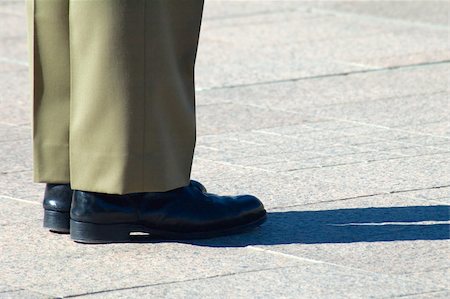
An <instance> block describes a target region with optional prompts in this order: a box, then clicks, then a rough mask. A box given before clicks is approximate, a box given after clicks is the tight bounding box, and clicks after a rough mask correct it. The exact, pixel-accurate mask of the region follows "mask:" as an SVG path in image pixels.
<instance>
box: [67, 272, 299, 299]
mask: <svg viewBox="0 0 450 299" xmlns="http://www.w3.org/2000/svg"><path fill="white" fill-rule="evenodd" d="M298 267H299V266H297V265H296V266H284V267H271V268H264V269H257V270H249V271H242V272H232V273H225V274H217V275H211V276H206V277H198V278H192V279H184V280H176V281H168V282H160V283H153V284H146V285H138V286H132V287H124V288H118V289H110V290H103V291H96V292H88V293H81V294H75V295H69V296H64V297H62V298H75V297H81V296H87V295H96V294H104V293H113V292H118V291H126V290H134V289H142V288H148V287H154V286H161V285H171V284H177V283H183V282H192V281H201V280H207V279H212V278H221V277H228V276H234V275H239V274H246V273H257V272H264V271H271V270H278V269H288V268H298Z"/></svg>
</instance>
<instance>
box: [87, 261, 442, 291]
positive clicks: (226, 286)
mask: <svg viewBox="0 0 450 299" xmlns="http://www.w3.org/2000/svg"><path fill="white" fill-rule="evenodd" d="M339 278H340V279H339ZM250 285H251V286H253V287H252V288H249V287H248V286H250ZM442 290H443V289H442V288H439V287H435V286H430V285H426V286H425V285H421V286H418V285H417V284H415V283H414V282H412V281H408V280H403V279H401V280H400V279H398V280H397V279H395V278H393V277H391V276H389V275H376V274H372V273H365V272H359V271H348V270H347V269H345V268H344V269H342V268H340V267H335V266H333V265H328V264H321V263H317V264H316V263H313V264H308V265H302V266H298V267H287V268H281V269H274V270H272V269H269V270H263V271H257V272H247V273H239V274H236V275H230V276H224V277H212V278H209V279H202V280H191V281H186V282H180V283H177V284H168V285H157V286H150V287H143V288H138V289H133V290H118V291H116V292H111V293H106V294H105V293H102V294H97V295H95V294H94V295H93V297H98V298H128V297H133V296H139V297H140V296H149V297H157V298H163V297H164V298H224V297H226V298H389V297H395V296H399V297H400V296H404V295H407V294H414V293H416V294H417V293H425V292H438V291H442Z"/></svg>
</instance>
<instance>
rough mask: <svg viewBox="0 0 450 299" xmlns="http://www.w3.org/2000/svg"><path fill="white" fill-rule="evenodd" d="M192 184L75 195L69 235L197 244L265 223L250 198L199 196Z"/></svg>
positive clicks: (199, 190)
mask: <svg viewBox="0 0 450 299" xmlns="http://www.w3.org/2000/svg"><path fill="white" fill-rule="evenodd" d="M197 183H198V182H195V181H191V183H190V184H189V185H188V186H185V187H181V188H177V189H174V190H170V191H167V192H142V193H130V194H124V195H115V194H105V193H95V192H86V191H79V190H75V191H74V194H73V201H72V208H71V210H70V218H71V220H70V236H71V238H72V239H73V240H75V241H77V242H82V243H109V242H127V241H130V240H131V237H130V233H132V232H143V233H148V234H149V235H150V236H152V237H156V238H162V239H171V240H173V239H199V238H209V237H215V236H220V235H226V234H231V233H236V232H241V231H243V230H246V229H249V228H253V227H255V226H257V225H259V224H261V223H263V222H264V221H265V220H266V211H265V209H264V206H263V204H262V203H261V202H260V201H259V199H257V198H256V197H254V196H251V195H240V196H219V195H216V194H211V193H207V192H204V191H203V190H202V188H199V186H198V185H197ZM198 184H200V183H198Z"/></svg>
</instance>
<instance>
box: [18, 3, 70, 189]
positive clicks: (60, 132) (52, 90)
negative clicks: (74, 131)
mask: <svg viewBox="0 0 450 299" xmlns="http://www.w3.org/2000/svg"><path fill="white" fill-rule="evenodd" d="M68 5H69V2H68V0H28V1H27V6H28V7H27V9H28V25H29V31H28V41H29V55H30V59H29V60H30V74H31V77H32V79H31V82H32V102H33V122H32V126H33V179H34V181H35V182H51V183H68V182H69V181H70V176H69V173H70V171H69V105H70V70H69V27H68V26H69V16H68V12H69V11H68Z"/></svg>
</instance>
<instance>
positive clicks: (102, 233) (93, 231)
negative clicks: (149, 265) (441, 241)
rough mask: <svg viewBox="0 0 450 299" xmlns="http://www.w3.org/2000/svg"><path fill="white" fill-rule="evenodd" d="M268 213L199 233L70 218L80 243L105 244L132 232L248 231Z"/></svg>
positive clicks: (184, 236)
mask: <svg viewBox="0 0 450 299" xmlns="http://www.w3.org/2000/svg"><path fill="white" fill-rule="evenodd" d="M266 220H267V215H264V216H263V217H261V218H259V219H257V220H255V221H253V222H250V223H246V224H244V225H240V226H236V227H232V228H229V229H224V230H217V231H211V232H197V233H178V232H171V231H162V230H157V229H150V228H147V227H145V226H143V225H134V224H133V225H131V224H94V223H86V222H80V221H75V220H72V219H71V220H70V237H71V239H72V240H73V241H75V242H78V243H88V244H103V243H123V242H130V241H132V237H131V235H130V234H131V233H133V232H135V233H146V234H149V237H154V238H156V239H164V240H195V239H207V238H213V237H219V236H225V235H230V234H236V233H240V232H245V231H248V230H250V229H252V228H255V227H257V226H259V225H261V224H263V223H264V222H265V221H266Z"/></svg>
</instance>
